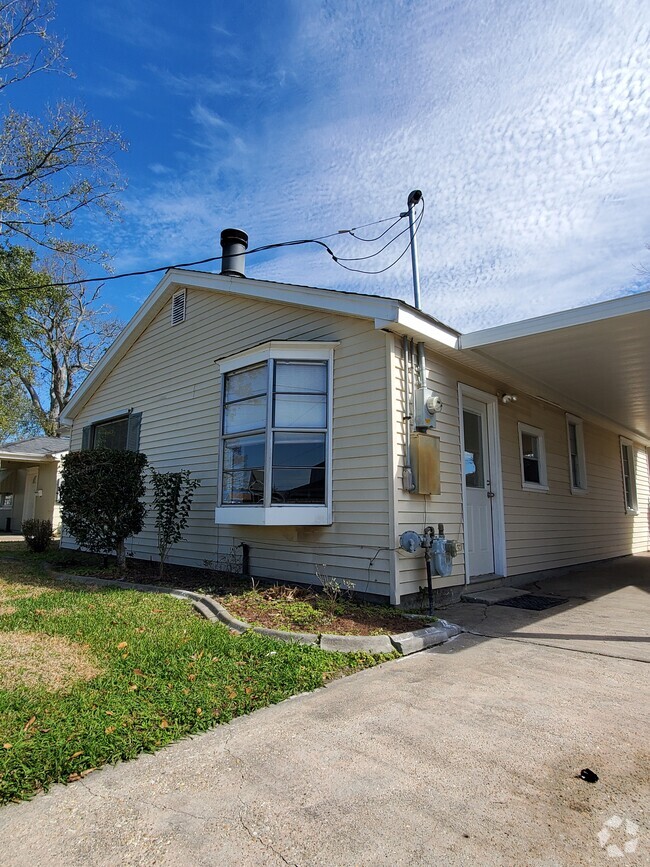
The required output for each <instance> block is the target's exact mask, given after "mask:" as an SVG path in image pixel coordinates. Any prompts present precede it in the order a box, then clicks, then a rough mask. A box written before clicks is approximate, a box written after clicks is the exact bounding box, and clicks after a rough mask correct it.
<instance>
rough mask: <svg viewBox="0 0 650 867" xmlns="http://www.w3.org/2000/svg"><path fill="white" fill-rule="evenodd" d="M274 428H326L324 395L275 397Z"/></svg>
mask: <svg viewBox="0 0 650 867" xmlns="http://www.w3.org/2000/svg"><path fill="white" fill-rule="evenodd" d="M274 425H275V427H306V428H324V427H327V398H326V396H325V395H324V394H278V395H276V397H275V419H274Z"/></svg>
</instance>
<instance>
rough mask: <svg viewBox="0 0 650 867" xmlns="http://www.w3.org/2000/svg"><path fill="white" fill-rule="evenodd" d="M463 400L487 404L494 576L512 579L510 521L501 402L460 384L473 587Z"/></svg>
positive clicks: (466, 577)
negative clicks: (505, 496) (505, 498)
mask: <svg viewBox="0 0 650 867" xmlns="http://www.w3.org/2000/svg"><path fill="white" fill-rule="evenodd" d="M463 397H469V398H472V399H473V400H478V401H480V402H481V403H484V404H486V406H487V413H488V418H487V421H488V442H489V445H490V447H489V453H490V487H491V488H492V491H493V492H494V493H495V494H496V497H495V500H496V503H495V500H493V501H492V532H493V534H494V535H493V545H494V572H495V574H496V575H498V576H499V577H503V578H506V577H507V576H508V560H507V556H506V518H505V510H504V504H503V473H502V469H501V440H500V435H499V399H498V397H497V396H496V394H489V393H488V392H486V391H481V390H480V389H478V388H474V386H472V385H465V383H463V382H459V383H458V424H459V430H460V461H461V465H460V467H459V470H460V474H461V484H462V506H463V558H464V561H465V583H466V584H469V583H470V575H469V558H468V557H467V551H466V540H465V533H466V528H467V494H466V488H465V473H464V467H463V443H464V441H465V431H464V425H463Z"/></svg>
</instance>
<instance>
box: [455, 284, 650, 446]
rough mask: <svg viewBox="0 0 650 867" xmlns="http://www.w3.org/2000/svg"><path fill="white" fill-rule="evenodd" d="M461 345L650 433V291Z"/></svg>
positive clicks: (467, 338)
mask: <svg viewBox="0 0 650 867" xmlns="http://www.w3.org/2000/svg"><path fill="white" fill-rule="evenodd" d="M460 343H461V347H462V349H463V350H465V351H467V350H471V354H477V355H480V356H482V357H484V358H486V359H490V360H493V361H495V362H497V363H499V364H500V365H503V366H505V367H507V368H509V369H511V370H512V371H513V373H514V372H516V373H517V374H519V375H522V376H525V377H530V378H531V379H533V380H535V381H537V382H538V383H541V384H543V385H545V386H547V387H548V388H549V389H552V390H553V391H554V392H556V393H557V394H561V395H563V396H565V397H566V398H567V399H568V400H569V401H571V402H575V403H576V404H580V405H582V406H584V407H588V408H590V409H591V410H593V411H594V412H595V413H596V414H598V415H600V416H603V417H605V418H607V419H610V420H611V421H612V422H614V423H615V424H617V425H620V426H622V427H625V428H627V429H628V430H629V431H632V432H636V433H637V434H639V435H640V436H641V437H642V438H643V439H645V440H648V439H650V385H649V381H648V371H650V293H648V292H644V293H640V294H639V295H633V296H629V297H627V298H621V299H616V300H615V301H608V302H604V303H603V304H594V305H591V306H590V307H584V308H580V309H577V310H569V311H566V312H563V313H555V314H551V315H550V316H543V317H539V318H537V319H531V320H528V321H526V322H516V323H513V324H511V325H504V326H500V327H498V328H490V329H486V330H485V331H479V332H475V333H473V334H467V335H463V336H462V337H461V341H460ZM567 408H570V407H567Z"/></svg>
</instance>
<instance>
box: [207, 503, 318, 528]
mask: <svg viewBox="0 0 650 867" xmlns="http://www.w3.org/2000/svg"><path fill="white" fill-rule="evenodd" d="M214 522H215V524H241V525H248V526H257V527H324V526H328V525H329V524H331V523H332V515H331V514H330V510H329V509H328V508H327V506H271V507H270V508H264V506H217V508H216V509H215V510H214Z"/></svg>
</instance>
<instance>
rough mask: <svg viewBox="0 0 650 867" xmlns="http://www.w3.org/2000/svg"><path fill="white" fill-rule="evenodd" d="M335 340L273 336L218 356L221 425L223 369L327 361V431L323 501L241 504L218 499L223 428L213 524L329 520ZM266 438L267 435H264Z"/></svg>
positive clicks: (311, 523)
mask: <svg viewBox="0 0 650 867" xmlns="http://www.w3.org/2000/svg"><path fill="white" fill-rule="evenodd" d="M336 346H338V341H336V342H334V341H327V342H326V341H291V340H289V341H285V340H282V341H280V340H273V341H270V342H269V343H264V344H262V345H261V346H256V347H254V348H253V349H250V350H248V351H246V352H240V353H238V354H237V355H233V356H229V357H228V358H224V359H218V360H217V364H218V365H219V373H220V375H221V378H222V388H221V395H222V406H221V419H222V421H221V424H222V425H223V394H224V388H223V382H224V376H225V374H227V373H232V372H233V371H236V370H239V369H240V368H245V367H251V366H252V365H254V364H260V363H262V362H267V363H268V362H269V361H271V360H274V361H276V360H281V361H325V362H327V433H326V438H325V455H326V468H325V503H324V504H320V503H314V504H311V503H305V504H304V505H284V504H282V503H272V504H270V505H263V504H256V505H241V504H239V503H229V504H223V503H222V495H223V467H222V461H223V441H224V436H223V430H222V431H221V436H220V437H219V443H220V447H219V468H218V477H219V482H218V492H217V495H218V500H217V507H216V508H215V510H214V519H215V523H216V524H236V525H239V524H241V525H256V526H273V527H289V526H293V527H298V526H302V527H309V526H326V525H329V524H331V523H332V396H333V368H334V364H333V361H334V349H335V347H336ZM271 404H272V392H271V393H270V395H269V406H270V408H269V413H270V411H271ZM269 424H270V422H269V419H268V416H267V423H266V436H267V438H268V437H269V431H270V427H269ZM267 442H268V439H267Z"/></svg>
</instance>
